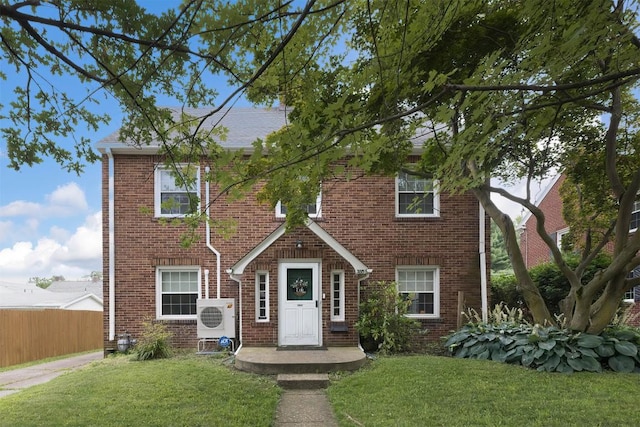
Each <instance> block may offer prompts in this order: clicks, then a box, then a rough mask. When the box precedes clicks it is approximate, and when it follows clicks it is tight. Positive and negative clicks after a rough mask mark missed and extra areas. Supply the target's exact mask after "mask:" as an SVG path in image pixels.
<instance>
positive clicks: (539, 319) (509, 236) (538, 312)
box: [472, 189, 555, 325]
mask: <svg viewBox="0 0 640 427" xmlns="http://www.w3.org/2000/svg"><path fill="white" fill-rule="evenodd" d="M472 191H473V193H474V194H475V196H476V198H477V199H478V200H479V201H480V203H482V206H483V207H484V209H485V210H486V211H487V213H488V214H489V216H490V217H491V218H492V219H493V221H494V222H495V223H496V225H497V226H498V228H500V230H501V231H502V234H503V236H504V241H505V245H506V247H507V253H508V255H509V259H510V260H511V265H512V267H513V272H514V274H515V276H516V280H517V281H518V288H519V290H520V292H522V296H523V297H524V300H525V302H526V304H527V307H528V308H529V311H530V312H531V315H532V316H533V321H534V322H535V323H537V324H540V325H545V324H554V323H555V322H554V320H553V317H552V316H551V313H550V312H549V309H548V308H547V304H546V303H545V301H544V299H543V298H542V295H540V290H539V289H538V287H537V286H536V285H535V284H534V283H533V280H531V276H529V272H528V271H527V267H526V265H525V262H524V258H523V257H522V252H521V251H520V246H519V245H518V239H517V238H516V231H515V227H514V226H513V221H512V220H511V218H510V217H509V216H508V215H506V214H504V213H503V212H502V211H501V210H500V209H498V207H497V206H496V205H495V204H494V203H493V201H492V200H491V197H490V193H489V192H488V191H483V190H482V189H474V190H472Z"/></svg>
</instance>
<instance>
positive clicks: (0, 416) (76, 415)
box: [0, 355, 280, 427]
mask: <svg viewBox="0 0 640 427" xmlns="http://www.w3.org/2000/svg"><path fill="white" fill-rule="evenodd" d="M279 396H280V389H279V388H278V387H277V385H276V384H275V381H274V380H273V379H272V378H267V377H260V376H257V375H251V374H247V373H243V372H239V371H236V370H234V369H229V367H228V366H226V365H225V363H224V360H223V359H221V358H212V357H208V356H195V355H189V356H186V355H185V356H177V357H174V358H171V359H164V360H151V361H145V362H135V361H131V360H130V358H129V357H122V356H119V357H111V358H107V359H105V360H102V361H99V362H95V363H93V364H91V365H89V366H87V367H84V368H82V369H80V370H78V371H73V372H69V373H67V374H64V375H62V376H60V377H58V378H56V379H54V380H52V381H51V382H49V383H46V384H43V385H39V386H34V387H31V388H28V389H26V390H23V391H20V392H19V393H16V394H13V395H9V396H6V397H3V398H1V399H0V426H2V427H4V426H12V427H13V426H62V425H65V426H215V425H228V426H246V425H249V426H250V425H254V426H266V425H269V424H270V423H271V422H272V419H273V416H274V414H275V410H276V405H277V403H278V399H279Z"/></svg>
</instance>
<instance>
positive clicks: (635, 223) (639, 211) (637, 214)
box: [629, 200, 640, 231]
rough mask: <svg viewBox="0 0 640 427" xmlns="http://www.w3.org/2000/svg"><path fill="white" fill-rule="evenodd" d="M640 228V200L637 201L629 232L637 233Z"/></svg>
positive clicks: (632, 213)
mask: <svg viewBox="0 0 640 427" xmlns="http://www.w3.org/2000/svg"><path fill="white" fill-rule="evenodd" d="M639 227H640V200H636V201H635V203H634V204H633V210H632V211H631V223H630V224H629V231H636V230H637V229H638V228H639Z"/></svg>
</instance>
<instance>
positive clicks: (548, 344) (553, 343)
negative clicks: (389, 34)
mask: <svg viewBox="0 0 640 427" xmlns="http://www.w3.org/2000/svg"><path fill="white" fill-rule="evenodd" d="M555 346H556V340H554V339H550V340H547V341H540V342H539V343H538V347H540V348H542V349H544V350H551V349H552V348H553V347H555Z"/></svg>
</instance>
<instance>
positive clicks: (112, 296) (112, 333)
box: [105, 148, 116, 341]
mask: <svg viewBox="0 0 640 427" xmlns="http://www.w3.org/2000/svg"><path fill="white" fill-rule="evenodd" d="M105 152H106V153H107V157H108V158H109V164H108V168H109V189H108V191H109V341H113V340H115V339H116V245H115V235H114V228H115V207H114V203H115V202H114V198H115V197H114V194H115V192H114V190H115V178H114V175H115V172H114V167H113V154H112V153H111V149H110V148H107V149H105Z"/></svg>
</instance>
